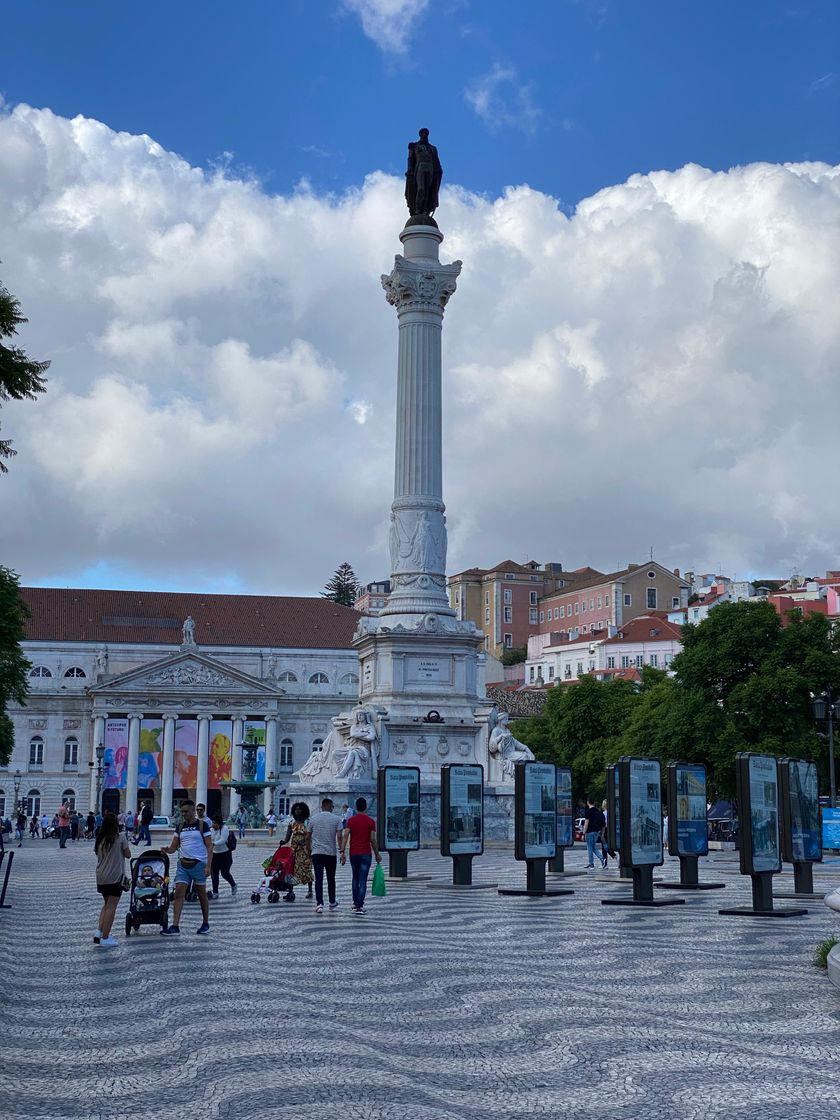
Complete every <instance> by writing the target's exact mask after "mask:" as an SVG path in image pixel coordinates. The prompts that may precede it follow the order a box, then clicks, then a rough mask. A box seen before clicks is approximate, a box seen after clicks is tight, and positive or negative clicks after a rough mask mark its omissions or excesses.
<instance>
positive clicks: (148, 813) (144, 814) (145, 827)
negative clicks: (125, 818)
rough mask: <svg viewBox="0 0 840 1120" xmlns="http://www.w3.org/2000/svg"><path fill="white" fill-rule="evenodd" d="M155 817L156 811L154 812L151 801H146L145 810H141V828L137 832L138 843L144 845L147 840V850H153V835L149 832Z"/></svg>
mask: <svg viewBox="0 0 840 1120" xmlns="http://www.w3.org/2000/svg"><path fill="white" fill-rule="evenodd" d="M153 816H154V811H153V810H152V803H151V801H144V802H143V808H142V809H141V810H140V817H139V821H140V827H139V829H138V831H137V843H138V844H142V843H143V840H144V839H145V841H146V847H147V848H151V846H152V834H151V832H150V831H149V825H150V824H151V823H152V817H153Z"/></svg>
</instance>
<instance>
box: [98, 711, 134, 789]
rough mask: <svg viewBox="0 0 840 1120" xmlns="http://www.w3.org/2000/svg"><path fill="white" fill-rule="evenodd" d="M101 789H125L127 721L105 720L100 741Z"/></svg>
mask: <svg viewBox="0 0 840 1120" xmlns="http://www.w3.org/2000/svg"><path fill="white" fill-rule="evenodd" d="M102 745H103V746H104V747H105V754H104V756H103V758H102V766H103V774H102V788H103V789H125V783H126V777H127V774H128V720H127V719H106V720H105V736H104V738H103V740H102Z"/></svg>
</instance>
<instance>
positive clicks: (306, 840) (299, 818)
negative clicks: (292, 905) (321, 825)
mask: <svg viewBox="0 0 840 1120" xmlns="http://www.w3.org/2000/svg"><path fill="white" fill-rule="evenodd" d="M308 820H309V806H308V805H307V804H306V802H305V801H296V802H295V803H294V805H293V806H292V821H291V823H290V825H289V827H288V828H287V829H286V838H285V840H284V841H283V844H282V846H283V847H290V848H291V849H292V851H293V852H294V854H295V867H294V877H295V879H297V881H298V883H300V884H301V886H302V885H303V884H304V883H305V884H306V886H307V887H308V890H307V893H306V897H307V898H312V882H313V875H312V855H311V848H312V833H311V832H310V831H309V829H308V828H307V827H306V822H307V821H308ZM283 901H284V902H294V901H295V889H294V887H289V889H288V891H287V892H286V894H284V895H283Z"/></svg>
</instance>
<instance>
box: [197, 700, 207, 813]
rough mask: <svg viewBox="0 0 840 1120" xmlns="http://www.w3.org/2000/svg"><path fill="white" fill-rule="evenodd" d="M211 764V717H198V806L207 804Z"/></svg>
mask: <svg viewBox="0 0 840 1120" xmlns="http://www.w3.org/2000/svg"><path fill="white" fill-rule="evenodd" d="M209 762H210V717H209V716H201V715H200V716H199V717H198V776H197V777H196V780H195V781H196V785H195V803H196V805H200V804H202V803H203V804H205V805H206V804H207V767H208V765H209Z"/></svg>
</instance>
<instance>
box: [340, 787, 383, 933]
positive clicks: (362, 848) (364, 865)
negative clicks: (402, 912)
mask: <svg viewBox="0 0 840 1120" xmlns="http://www.w3.org/2000/svg"><path fill="white" fill-rule="evenodd" d="M340 849H341V862H342V864H344V863H345V862H346V859H347V852H348V849H349V853H350V867H351V868H352V871H353V888H352V889H353V913H354V914H366V913H367V911H366V910H365V895H366V894H367V877H368V872H369V871H370V864H371V853H372V854H373V855H374V856H376V862H377V863H381V862H382V856H381V855H380V854H379V847H378V846H377V843H376V821H375V820H374V819H373V817H369V816H368V815H367V800H366V799H365V798H364V797H357V798H356V811H355V813H354V814H353V815H352V817H350V818H349V820H348V821H347V824H346V826H345V828H344V830H343V832H342V833H341V845H340Z"/></svg>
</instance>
